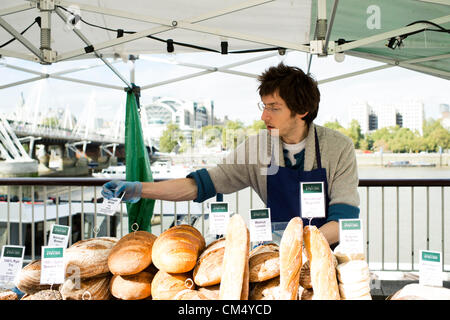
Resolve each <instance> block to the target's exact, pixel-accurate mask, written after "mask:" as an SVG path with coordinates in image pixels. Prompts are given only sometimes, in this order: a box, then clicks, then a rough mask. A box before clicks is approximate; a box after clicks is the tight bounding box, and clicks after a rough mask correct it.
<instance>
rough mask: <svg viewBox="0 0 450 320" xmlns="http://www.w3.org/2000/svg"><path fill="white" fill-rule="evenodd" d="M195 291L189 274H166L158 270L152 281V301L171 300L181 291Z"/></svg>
mask: <svg viewBox="0 0 450 320" xmlns="http://www.w3.org/2000/svg"><path fill="white" fill-rule="evenodd" d="M186 289H195V285H194V281H193V280H192V279H191V275H190V274H189V273H178V274H177V273H167V272H165V271H163V270H159V271H158V272H157V273H156V274H155V277H154V278H153V280H152V284H151V294H152V298H153V300H172V299H173V298H174V297H175V296H176V294H177V293H178V292H180V291H182V290H186Z"/></svg>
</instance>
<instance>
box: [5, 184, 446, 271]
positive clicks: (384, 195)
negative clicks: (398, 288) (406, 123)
mask: <svg viewBox="0 0 450 320" xmlns="http://www.w3.org/2000/svg"><path fill="white" fill-rule="evenodd" d="M107 181H109V180H107V179H98V178H3V179H0V246H2V245H5V244H14V245H23V246H25V248H26V252H25V260H29V261H31V260H33V259H36V258H37V257H39V256H40V251H41V246H43V245H46V244H47V240H48V235H49V232H50V228H51V225H52V224H53V223H56V224H63V225H68V226H70V227H71V230H72V232H71V235H70V238H69V245H70V244H72V243H75V242H76V241H78V240H82V239H87V238H92V237H98V236H114V237H122V236H124V235H125V234H127V233H128V217H127V214H126V205H124V204H122V205H121V207H120V210H119V212H117V213H116V214H115V215H114V216H105V215H102V214H100V213H98V205H99V202H100V201H102V196H101V186H102V185H103V184H104V183H105V182H107ZM359 194H360V200H361V201H360V218H361V220H362V222H363V226H364V230H363V232H364V241H365V254H366V259H367V261H368V263H369V267H370V268H371V270H380V271H388V270H389V271H417V270H418V264H419V252H420V250H434V251H439V252H442V257H443V264H442V265H443V271H445V272H450V262H449V261H450V244H449V243H450V242H449V237H450V236H449V235H448V234H449V232H450V200H449V199H450V179H400V180H399V179H361V180H360V183H359ZM216 201H226V202H228V203H229V205H230V206H229V207H230V211H231V212H237V213H240V214H241V215H242V216H243V217H244V219H246V220H248V218H247V217H248V212H249V209H250V208H261V207H263V206H264V203H263V202H262V201H261V199H260V198H259V197H258V196H257V194H256V193H255V192H254V191H252V190H251V189H250V188H246V189H243V190H241V191H238V192H236V193H233V194H229V195H218V196H217V197H216V198H212V199H209V200H207V201H205V202H204V203H195V202H192V201H181V202H173V201H159V200H157V201H156V202H155V208H154V213H153V218H152V227H151V232H152V233H154V234H155V235H159V234H160V233H161V232H163V231H164V230H166V229H168V228H169V227H171V226H173V225H175V224H180V223H188V224H191V225H194V226H195V227H196V228H197V229H198V230H199V231H200V232H201V233H202V234H203V235H204V236H205V238H206V239H207V242H208V241H209V240H212V239H213V236H212V235H209V228H208V212H209V204H210V203H211V202H216ZM214 238H215V236H214Z"/></svg>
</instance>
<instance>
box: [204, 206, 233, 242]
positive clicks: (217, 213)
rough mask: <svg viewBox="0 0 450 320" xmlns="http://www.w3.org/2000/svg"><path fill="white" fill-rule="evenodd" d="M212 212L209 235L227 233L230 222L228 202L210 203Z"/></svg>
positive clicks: (210, 214)
mask: <svg viewBox="0 0 450 320" xmlns="http://www.w3.org/2000/svg"><path fill="white" fill-rule="evenodd" d="M210 208H211V212H210V213H209V233H210V234H214V235H221V234H226V233H227V225H228V221H229V220H230V212H229V211H228V203H227V202H213V203H210Z"/></svg>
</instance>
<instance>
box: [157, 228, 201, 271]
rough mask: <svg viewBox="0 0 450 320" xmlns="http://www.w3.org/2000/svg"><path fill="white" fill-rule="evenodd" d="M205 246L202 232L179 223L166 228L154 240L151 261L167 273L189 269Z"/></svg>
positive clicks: (192, 266) (193, 265)
mask: <svg viewBox="0 0 450 320" xmlns="http://www.w3.org/2000/svg"><path fill="white" fill-rule="evenodd" d="M204 248H205V239H204V238H203V236H202V234H201V233H200V232H199V231H198V230H197V229H196V228H194V227H192V226H190V225H179V226H174V227H172V228H170V229H167V230H166V231H164V232H163V233H161V234H160V235H159V236H158V237H157V238H156V240H155V242H154V244H153V248H152V262H153V264H154V265H155V266H156V267H157V268H158V269H159V270H163V271H165V272H168V273H186V272H189V271H191V270H192V269H193V268H194V267H195V264H196V262H197V259H198V257H199V254H200V253H201V252H202V251H203V250H204Z"/></svg>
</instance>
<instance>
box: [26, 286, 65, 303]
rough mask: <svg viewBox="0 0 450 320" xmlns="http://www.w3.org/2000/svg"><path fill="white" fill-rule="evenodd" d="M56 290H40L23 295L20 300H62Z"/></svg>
mask: <svg viewBox="0 0 450 320" xmlns="http://www.w3.org/2000/svg"><path fill="white" fill-rule="evenodd" d="M62 299H63V298H62V296H61V293H60V292H59V291H58V290H50V289H48V290H41V291H38V292H35V293H33V294H30V295H24V296H23V297H22V299H20V300H62Z"/></svg>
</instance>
